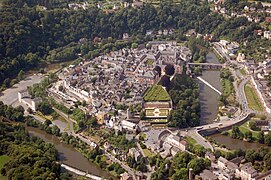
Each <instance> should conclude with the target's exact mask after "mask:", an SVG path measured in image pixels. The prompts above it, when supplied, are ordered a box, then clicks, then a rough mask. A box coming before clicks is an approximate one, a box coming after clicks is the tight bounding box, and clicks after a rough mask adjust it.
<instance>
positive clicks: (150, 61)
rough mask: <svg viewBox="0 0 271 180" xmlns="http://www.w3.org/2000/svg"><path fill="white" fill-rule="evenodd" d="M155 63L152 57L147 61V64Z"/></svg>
mask: <svg viewBox="0 0 271 180" xmlns="http://www.w3.org/2000/svg"><path fill="white" fill-rule="evenodd" d="M153 63H154V61H153V60H151V59H148V60H147V61H146V64H147V65H150V66H151V65H153Z"/></svg>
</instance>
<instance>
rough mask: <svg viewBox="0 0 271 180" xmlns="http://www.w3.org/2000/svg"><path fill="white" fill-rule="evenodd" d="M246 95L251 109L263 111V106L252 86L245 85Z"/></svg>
mask: <svg viewBox="0 0 271 180" xmlns="http://www.w3.org/2000/svg"><path fill="white" fill-rule="evenodd" d="M245 93H246V98H247V101H248V106H249V108H251V109H253V110H256V111H263V105H262V103H261V101H260V99H259V97H258V95H257V92H256V90H255V89H254V88H253V87H251V86H250V85H248V84H246V85H245Z"/></svg>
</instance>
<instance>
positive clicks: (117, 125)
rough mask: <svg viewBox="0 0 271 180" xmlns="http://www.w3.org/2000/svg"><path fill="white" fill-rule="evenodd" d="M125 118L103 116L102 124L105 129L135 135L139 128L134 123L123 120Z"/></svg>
mask: <svg viewBox="0 0 271 180" xmlns="http://www.w3.org/2000/svg"><path fill="white" fill-rule="evenodd" d="M125 119H126V117H123V118H121V117H120V116H107V115H106V116H105V117H104V124H105V126H106V127H107V128H110V129H114V130H115V131H116V132H117V131H123V130H126V131H128V132H133V133H137V131H138V130H139V127H138V125H137V124H136V123H134V122H131V121H127V120H125Z"/></svg>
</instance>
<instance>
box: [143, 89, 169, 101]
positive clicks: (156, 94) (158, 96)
mask: <svg viewBox="0 0 271 180" xmlns="http://www.w3.org/2000/svg"><path fill="white" fill-rule="evenodd" d="M143 98H144V101H169V100H170V96H169V94H168V93H167V91H166V90H165V89H164V88H163V87H162V86H161V85H154V86H152V87H151V88H149V89H148V90H147V92H146V93H145V95H144V97H143Z"/></svg>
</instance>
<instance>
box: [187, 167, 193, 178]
mask: <svg viewBox="0 0 271 180" xmlns="http://www.w3.org/2000/svg"><path fill="white" fill-rule="evenodd" d="M188 178H189V180H193V169H192V168H189V174H188Z"/></svg>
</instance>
